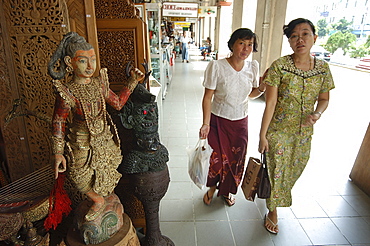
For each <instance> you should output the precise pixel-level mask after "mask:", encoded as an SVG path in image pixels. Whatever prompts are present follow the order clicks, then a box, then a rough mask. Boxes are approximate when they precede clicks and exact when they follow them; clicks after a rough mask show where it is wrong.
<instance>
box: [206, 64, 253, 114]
mask: <svg viewBox="0 0 370 246" xmlns="http://www.w3.org/2000/svg"><path fill="white" fill-rule="evenodd" d="M203 86H204V87H205V88H207V89H210V90H215V91H214V94H213V99H212V107H211V112H212V113H213V114H214V115H217V116H219V117H222V118H226V119H229V120H240V119H243V118H245V117H246V116H247V115H248V96H249V94H250V93H251V91H252V89H253V87H258V86H259V64H258V62H257V61H255V60H253V61H244V66H243V68H242V70H240V71H239V72H238V71H236V70H235V69H234V68H233V67H232V66H231V65H230V64H229V62H228V61H227V60H226V59H221V60H214V61H211V62H210V63H209V64H208V66H207V68H206V71H205V73H204V81H203Z"/></svg>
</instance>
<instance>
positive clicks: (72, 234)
mask: <svg viewBox="0 0 370 246" xmlns="http://www.w3.org/2000/svg"><path fill="white" fill-rule="evenodd" d="M66 244H67V245H68V246H86V244H85V243H84V242H83V240H82V239H81V238H80V234H79V232H78V231H77V230H75V229H74V228H70V229H69V231H68V233H67V238H66ZM94 245H96V246H127V245H133V246H140V242H139V238H138V237H137V235H136V230H135V228H134V227H133V226H132V223H131V220H130V218H129V217H128V215H127V214H123V225H122V227H121V229H120V230H119V231H118V232H117V233H116V234H114V236H113V237H112V238H110V239H109V240H107V241H105V242H103V243H99V244H94Z"/></svg>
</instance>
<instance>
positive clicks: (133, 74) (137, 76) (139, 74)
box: [130, 68, 145, 81]
mask: <svg viewBox="0 0 370 246" xmlns="http://www.w3.org/2000/svg"><path fill="white" fill-rule="evenodd" d="M130 74H131V77H133V78H134V79H136V80H137V81H140V80H142V79H143V78H144V76H145V75H144V74H143V73H142V72H141V71H140V70H139V69H138V68H135V69H132V70H131V71H130Z"/></svg>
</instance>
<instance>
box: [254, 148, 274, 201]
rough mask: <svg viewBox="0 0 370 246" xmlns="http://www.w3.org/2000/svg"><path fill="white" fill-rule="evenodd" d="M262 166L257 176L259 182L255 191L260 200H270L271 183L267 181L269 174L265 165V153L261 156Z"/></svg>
mask: <svg viewBox="0 0 370 246" xmlns="http://www.w3.org/2000/svg"><path fill="white" fill-rule="evenodd" d="M261 161H262V166H261V169H260V172H259V174H258V177H259V182H258V189H257V196H258V198H261V199H266V198H270V195H271V183H270V179H269V174H268V171H267V163H266V153H263V154H262V156H261Z"/></svg>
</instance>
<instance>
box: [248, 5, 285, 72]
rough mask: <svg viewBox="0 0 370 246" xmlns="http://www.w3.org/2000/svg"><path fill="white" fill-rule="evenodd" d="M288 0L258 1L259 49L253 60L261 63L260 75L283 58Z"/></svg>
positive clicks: (256, 27)
mask: <svg viewBox="0 0 370 246" xmlns="http://www.w3.org/2000/svg"><path fill="white" fill-rule="evenodd" d="M287 2H288V0H258V3H257V11H256V13H257V14H256V16H257V18H256V26H255V33H256V35H257V36H258V38H259V39H258V41H259V42H258V44H259V48H258V51H259V52H257V53H254V54H253V59H254V60H257V61H258V62H259V63H260V73H261V75H262V74H263V72H264V71H265V70H266V68H268V67H269V66H270V65H271V63H272V62H273V61H274V60H276V59H277V58H279V57H280V56H281V47H282V43H283V26H284V24H285V16H286V8H287Z"/></svg>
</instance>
